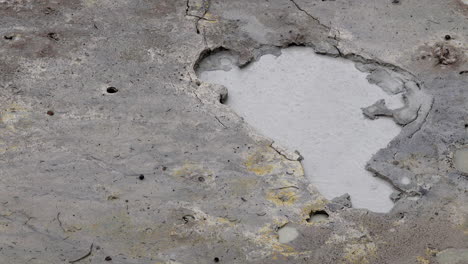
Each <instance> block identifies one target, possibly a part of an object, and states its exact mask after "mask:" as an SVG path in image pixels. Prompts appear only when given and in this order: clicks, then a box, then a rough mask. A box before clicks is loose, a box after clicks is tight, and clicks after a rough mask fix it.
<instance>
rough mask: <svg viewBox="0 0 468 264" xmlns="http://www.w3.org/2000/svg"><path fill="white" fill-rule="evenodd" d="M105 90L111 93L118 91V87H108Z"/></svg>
mask: <svg viewBox="0 0 468 264" xmlns="http://www.w3.org/2000/svg"><path fill="white" fill-rule="evenodd" d="M106 91H107V93H110V94H112V93H116V92H118V91H119V89H117V88H115V87H108V88H107V90H106Z"/></svg>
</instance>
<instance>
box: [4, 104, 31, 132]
mask: <svg viewBox="0 0 468 264" xmlns="http://www.w3.org/2000/svg"><path fill="white" fill-rule="evenodd" d="M26 115H27V109H26V108H25V107H24V106H21V105H19V104H17V103H12V104H10V105H9V106H8V107H6V108H4V109H1V110H0V123H3V124H5V126H6V128H7V129H9V130H11V131H13V132H15V131H16V128H15V124H16V123H17V122H18V121H19V120H20V119H22V118H24V117H26Z"/></svg>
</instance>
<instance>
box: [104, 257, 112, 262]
mask: <svg viewBox="0 0 468 264" xmlns="http://www.w3.org/2000/svg"><path fill="white" fill-rule="evenodd" d="M104 260H105V261H111V260H112V258H111V257H110V256H107V257H106V258H105V259H104Z"/></svg>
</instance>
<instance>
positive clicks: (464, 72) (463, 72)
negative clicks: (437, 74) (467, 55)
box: [459, 71, 468, 74]
mask: <svg viewBox="0 0 468 264" xmlns="http://www.w3.org/2000/svg"><path fill="white" fill-rule="evenodd" d="M459 73H460V74H466V73H468V71H461V72H459Z"/></svg>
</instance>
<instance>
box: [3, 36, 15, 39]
mask: <svg viewBox="0 0 468 264" xmlns="http://www.w3.org/2000/svg"><path fill="white" fill-rule="evenodd" d="M3 38H4V39H7V40H12V39H13V35H9V36H3Z"/></svg>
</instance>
